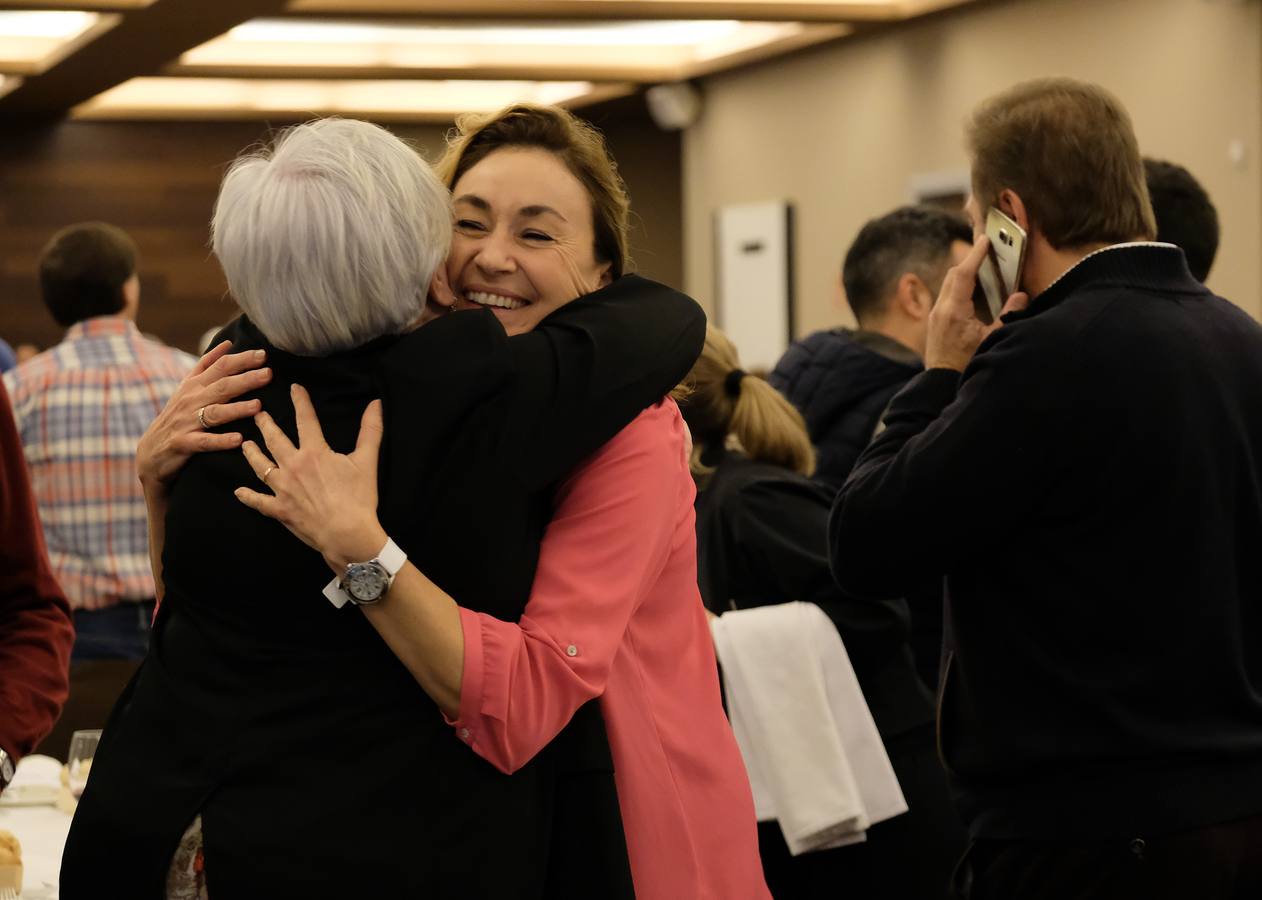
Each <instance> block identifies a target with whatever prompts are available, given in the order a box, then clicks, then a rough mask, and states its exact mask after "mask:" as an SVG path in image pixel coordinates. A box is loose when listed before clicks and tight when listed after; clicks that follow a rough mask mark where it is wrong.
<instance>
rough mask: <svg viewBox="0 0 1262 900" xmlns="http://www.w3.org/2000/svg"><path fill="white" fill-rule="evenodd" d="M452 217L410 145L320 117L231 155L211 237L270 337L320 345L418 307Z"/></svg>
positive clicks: (320, 348) (241, 297)
mask: <svg viewBox="0 0 1262 900" xmlns="http://www.w3.org/2000/svg"><path fill="white" fill-rule="evenodd" d="M451 224H452V215H451V198H450V194H449V193H448V191H447V189H446V188H445V187H444V186H443V184H442V182H440V181H439V180H438V177H437V176H436V175H435V174H434V172H433V170H432V169H431V168H430V166H429V164H428V163H426V162H425V160H423V159H422V158H421V157H420V156H419V155H418V154H417V152H416V151H415V150H413V149H412V148H411V147H409V146H408V145H407V144H405V143H404V142H403V141H401V140H400V139H399V138H397V137H395V136H394V135H392V134H391V133H390V132H388V131H386V130H385V129H384V128H380V127H378V126H376V125H372V124H369V123H368V122H360V121H356V120H354V119H336V118H333V119H317V120H315V121H313V122H307V123H305V124H302V125H296V126H294V127H292V128H289V129H286V130H285V131H283V132H282V133H281V134H280V135H279V136H278V137H277V138H276V140H275V141H274V142H273V144H272V146H271V148H270V149H267V148H265V149H262V150H256V151H252V152H247V153H245V154H243V155H242V156H240V157H239V158H238V159H237V160H236V161H235V162H234V163H233V164H232V166H231V167H230V168H229V169H228V172H227V174H226V175H225V176H224V179H223V184H222V185H221V186H220V188H219V199H218V200H217V201H216V202H215V214H214V218H213V219H212V221H211V244H212V246H213V247H214V250H215V255H216V256H218V257H219V262H220V264H221V265H222V266H223V270H224V274H225V275H226V276H227V278H228V287H229V288H230V289H231V290H232V294H233V296H234V297H235V298H236V300H237V302H238V303H239V304H240V305H241V308H242V309H243V310H244V311H245V313H246V315H248V316H249V317H250V319H251V320H252V321H253V322H254V324H255V325H257V326H258V328H259V330H260V331H262V332H263V334H264V335H266V336H267V338H268V340H270V341H271V342H272V343H273V344H275V345H276V346H277V347H279V348H280V349H282V350H286V351H288V352H290V353H296V354H299V355H302V356H327V355H328V354H330V353H335V352H337V351H339V350H347V349H350V348H352V347H356V346H358V345H360V344H363V343H365V342H367V341H369V340H372V339H373V338H376V337H380V336H381V335H384V334H393V333H396V332H399V331H402V330H403V329H404V328H406V327H407V325H408V324H410V323H411V322H413V321H414V320H415V319H416V318H417V317H418V316H419V315H420V314H421V311H422V310H423V308H424V304H425V295H426V293H427V291H428V290H429V284H430V280H431V279H432V278H433V276H434V271H435V270H436V269H437V268H438V266H440V265H441V264H442V263H443V260H444V259H445V258H446V257H447V251H448V249H449V248H450V246H451Z"/></svg>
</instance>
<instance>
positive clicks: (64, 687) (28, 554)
mask: <svg viewBox="0 0 1262 900" xmlns="http://www.w3.org/2000/svg"><path fill="white" fill-rule="evenodd" d="M73 643H74V626H73V625H72V624H71V619H70V607H69V606H68V605H67V603H66V598H65V596H64V595H63V594H62V592H61V588H60V587H58V585H57V580H56V578H54V577H53V571H52V567H51V566H50V565H49V562H48V551H47V550H46V549H45V547H44V532H43V530H42V529H41V528H40V524H39V517H38V514H37V513H36V511H35V498H34V496H33V495H32V493H31V483H30V479H29V477H28V475H27V471H26V460H25V459H24V458H23V456H22V445H21V443H20V442H19V440H18V433H17V427H16V425H15V424H14V421H13V407H12V406H11V405H10V403H9V395H8V393H7V392H6V391H5V389H4V384H3V382H0V747H3V748H4V749H5V750H6V751H7V752H8V753H9V754H10V755H11V756H12V757H13V758H14V760H15V761H16V760H17V759H20V758H21V757H22V756H24V755H25V754H27V753H29V752H30V751H31V748H32V747H34V746H35V744H36V743H37V742H38V741H39V740H40V738H42V737H44V735H46V734H47V733H48V732H49V731H50V730H51V729H52V727H53V723H54V722H56V721H57V716H58V714H59V713H60V712H61V707H62V704H63V703H65V702H66V694H67V692H68V686H69V685H68V682H69V674H70V648H71V645H72V644H73Z"/></svg>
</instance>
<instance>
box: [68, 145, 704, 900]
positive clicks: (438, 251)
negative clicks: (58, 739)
mask: <svg viewBox="0 0 1262 900" xmlns="http://www.w3.org/2000/svg"><path fill="white" fill-rule="evenodd" d="M448 203H449V201H448V199H447V195H446V191H445V189H444V188H443V186H442V185H441V184H440V183H439V182H438V181H437V179H436V178H435V177H434V176H433V174H432V173H431V171H430V170H429V168H428V167H427V166H426V165H425V164H424V162H423V161H421V160H420V158H419V157H417V156H416V155H415V154H414V153H413V152H412V151H411V150H410V149H408V148H407V147H406V145H404V144H402V143H401V142H399V141H398V140H397V139H395V138H394V137H392V136H391V135H389V133H387V132H385V131H384V130H381V129H378V128H376V127H375V126H371V125H367V124H365V123H361V122H353V121H327V120H326V121H322V122H313V123H309V124H307V125H303V126H299V127H297V128H294V129H292V130H290V131H288V132H286V133H285V134H284V135H283V136H282V137H281V138H280V139H279V140H278V141H277V143H276V145H275V147H274V148H273V149H272V150H271V151H270V152H262V153H254V154H250V155H248V156H246V157H245V158H243V159H242V160H239V161H238V162H237V163H236V164H235V165H234V166H233V167H232V169H231V170H230V171H229V173H228V175H227V176H226V177H225V180H224V185H223V189H222V191H221V195H220V198H219V201H218V204H217V206H216V210H215V219H214V247H215V251H216V254H217V255H218V256H219V258H220V261H221V263H222V265H223V268H224V271H225V273H226V274H227V277H228V281H229V285H230V287H231V289H232V292H233V295H234V296H235V297H236V299H237V300H238V302H239V303H240V304H241V306H242V309H243V310H244V311H245V313H246V315H245V316H244V317H242V318H241V319H238V320H237V321H235V322H234V323H233V324H232V325H230V326H229V327H228V328H227V329H226V330H225V332H224V333H223V335H222V337H224V338H226V339H227V340H230V341H231V342H232V348H233V349H234V350H235V351H237V352H236V353H234V354H232V355H226V351H227V348H226V346H224V345H223V344H220V346H218V347H217V348H216V349H215V350H212V351H211V353H210V354H208V355H207V357H206V358H205V359H204V360H203V363H202V365H201V366H200V367H199V369H198V370H197V371H196V372H195V373H194V375H193V376H191V377H190V379H188V380H187V381H186V382H185V384H184V385H183V386H182V387H181V389H180V392H179V393H178V394H177V396H176V397H175V398H173V400H172V401H171V403H170V404H168V407H167V409H166V410H164V412H163V414H162V416H161V417H160V419H159V420H158V421H157V422H155V425H154V427H153V428H152V429H151V431H150V434H149V435H147V436H146V441H147V442H149V447H148V451H149V452H148V458H149V459H150V460H151V461H152V460H156V461H159V462H160V464H155V466H154V467H153V468H145V467H142V481H144V483H145V487H146V497H147V501H148V503H149V509H150V514H151V522H152V523H153V524H154V526H159V523H162V522H165V527H152V526H151V531H152V532H153V534H154V538H155V540H154V542H153V543H154V546H153V547H152V548H151V552H152V553H153V554H154V555H155V557H157V559H158V561H159V563H160V569H158V574H159V575H160V581H161V584H162V585H163V587H162V589H161V590H162V594H161V597H162V602H161V605H160V607H159V610H158V615H157V618H156V620H155V623H154V630H153V637H152V643H151V647H150V651H149V655H148V656H147V658H146V660H145V662H144V664H143V665H142V667H141V669H140V672H139V673H138V674H137V676H136V678H135V679H133V681H132V683H131V685H129V687H128V689H127V691H126V693H125V694H124V696H123V698H122V699H121V700H120V702H119V704H118V706H117V707H116V708H115V711H114V713H113V715H112V716H111V719H110V722H109V723H108V725H107V727H106V730H105V734H104V735H103V737H102V740H101V745H100V748H99V751H98V754H97V757H96V759H95V760H94V763H93V773H92V778H91V781H90V783H89V785H88V787H87V790H86V791H85V793H84V795H83V798H82V801H81V803H80V806H79V809H78V812H77V813H76V816H75V821H74V824H73V826H72V828H71V833H70V837H69V839H68V841H67V845H66V850H65V855H64V857H63V869H62V882H61V893H62V896H63V897H65V898H71V900H72V898H76V897H87V896H99V895H100V892H101V890H102V888H107V889H108V893H109V894H110V895H111V896H125V897H161V896H163V895H164V893H170V894H174V893H176V888H175V887H174V885H175V883H176V882H175V881H174V880H173V881H172V882H168V880H167V879H168V876H169V875H176V874H178V873H176V872H173V871H172V861H173V857H174V856H176V855H177V854H176V850H177V847H178V846H179V845H180V843H181V835H184V834H186V833H187V832H188V830H189V828H190V825H196V824H197V823H200V825H201V845H200V846H201V848H202V852H203V853H204V856H203V857H202V863H201V864H198V863H194V864H193V865H192V866H191V867H190V868H191V869H192V870H193V871H194V873H197V872H204V875H205V877H206V878H207V879H208V883H209V885H210V886H211V887H210V891H211V892H212V893H213V894H214V895H215V896H221V897H233V898H236V897H255V896H258V897H277V896H302V897H339V898H340V897H351V896H366V895H371V896H382V897H394V896H407V895H416V896H433V897H454V896H474V897H496V898H517V897H521V898H543V897H562V896H576V895H582V896H599V897H626V896H630V895H631V885H630V875H629V872H628V865H627V857H626V847H625V843H624V841H623V836H622V831H621V822H620V819H619V811H618V801H617V795H616V791H615V789H614V783H613V773H612V765H611V763H610V756H609V748H608V743H607V739H606V734H605V729H604V723H603V721H602V719H601V717H600V712H599V710H598V709H597V708H596V707H595V706H594V705H591V704H589V705H587V706H585V707H584V708H583V709H582V710H580V712H579V714H578V715H576V716H575V717H574V718H573V719H572V720H571V722H570V724H569V725H567V726H566V727H565V729H564V730H563V731H562V732H561V733H560V734H559V735H558V737H557V738H556V739H555V740H554V741H552V742H551V743H550V744H549V745H548V747H547V748H545V749H544V750H543V752H541V753H540V754H538V755H537V756H536V757H535V758H534V759H533V760H531V762H530V763H528V764H527V765H526V766H524V767H523V768H522V769H520V770H519V771H517V772H516V773H515V774H513V775H512V776H511V777H510V776H507V775H504V774H502V773H500V772H498V771H496V770H495V769H494V768H492V767H490V766H488V765H486V764H485V763H484V762H482V761H481V760H479V759H477V758H476V757H475V756H474V755H473V754H471V753H469V752H468V749H467V748H466V747H465V746H464V745H463V744H462V743H460V742H459V741H458V740H455V739H453V738H452V736H451V733H450V729H449V727H448V726H447V725H446V723H445V722H444V720H443V717H442V716H441V715H440V714H439V711H438V709H437V708H436V707H435V704H434V703H433V701H432V700H430V699H429V697H428V696H427V695H426V694H425V692H424V691H423V690H421V688H420V687H419V686H418V685H417V683H416V681H415V680H414V678H413V677H412V675H411V674H410V673H409V671H408V670H407V668H406V667H405V666H404V665H403V664H402V663H401V662H400V661H399V659H398V658H397V657H396V656H395V655H394V653H392V652H391V650H390V648H389V647H388V646H387V645H386V644H385V643H384V642H383V640H382V638H381V637H380V636H379V634H378V632H377V631H376V630H374V628H373V626H372V625H371V624H370V622H369V619H368V617H367V616H362V615H355V616H347V615H344V614H343V613H344V612H345V610H343V609H341V608H339V606H338V605H336V604H338V603H341V602H342V601H343V599H344V597H343V595H341V594H340V592H339V591H337V590H335V589H330V588H329V587H328V586H327V585H326V582H327V581H328V572H327V567H326V565H325V563H324V561H322V560H321V558H320V555H319V554H318V553H316V552H315V551H313V550H311V549H309V548H308V547H306V546H305V545H304V544H302V543H301V542H300V541H299V540H297V539H296V538H294V537H293V536H292V535H290V534H289V532H288V531H286V529H285V528H284V527H283V526H282V525H281V524H279V523H277V522H274V521H272V520H269V519H265V518H263V517H260V516H257V515H256V514H254V513H253V512H252V511H250V510H249V509H247V508H246V507H244V506H242V505H241V504H240V503H239V502H238V501H237V500H236V498H235V497H234V495H233V491H234V489H235V488H237V487H239V486H240V485H243V484H247V483H250V481H251V479H253V477H254V476H253V475H252V473H251V472H250V469H249V467H248V465H247V463H246V461H245V460H244V458H243V457H242V456H241V454H240V453H237V452H201V453H197V454H196V455H195V456H191V454H193V453H194V451H204V450H219V451H224V450H229V449H232V448H235V447H237V446H239V445H240V443H241V440H242V435H241V434H236V433H234V434H231V435H230V434H226V433H222V423H226V422H228V421H230V420H232V419H235V418H238V417H240V416H241V415H245V414H249V413H250V412H253V411H255V410H257V409H258V408H259V404H260V401H261V402H262V403H263V404H266V405H267V406H268V408H270V409H272V410H276V411H277V412H276V414H275V420H276V425H278V426H279V427H280V428H281V429H282V430H284V431H286V432H288V433H289V434H290V435H291V436H297V429H296V423H295V419H294V416H293V415H292V413H290V414H288V415H287V414H284V413H281V412H280V410H282V409H288V408H291V407H290V404H289V402H288V399H289V396H290V392H291V386H292V385H294V384H296V383H299V382H300V383H301V384H302V385H303V386H304V387H305V388H306V390H307V391H308V392H309V393H310V397H311V400H312V402H313V404H314V405H315V407H316V408H317V409H318V410H319V413H320V416H321V422H322V424H323V429H324V435H325V438H326V440H327V441H328V442H329V444H330V446H332V447H334V448H335V449H338V450H340V451H342V452H349V451H351V450H352V449H353V448H354V446H355V444H356V436H357V434H358V432H359V430H360V424H361V420H362V421H363V422H371V421H373V420H375V418H376V415H377V410H375V409H371V408H369V407H370V404H371V403H372V402H373V401H374V400H375V399H376V398H380V400H381V403H382V408H381V413H382V415H383V416H384V420H385V422H386V425H387V428H388V432H387V433H388V435H389V437H388V438H387V440H386V442H385V444H384V445H383V446H382V448H381V454H380V461H379V467H378V471H377V482H378V486H379V496H380V497H381V503H380V516H381V519H382V521H383V522H386V523H388V525H389V528H390V534H391V536H392V537H393V539H394V540H393V541H392V542H390V544H389V545H387V547H386V548H384V549H383V550H382V552H381V553H380V554H379V558H378V559H377V560H374V562H375V563H377V564H378V567H379V568H380V569H381V571H382V572H384V573H386V575H387V576H388V574H389V572H390V569H391V568H392V567H396V568H397V566H398V565H399V564H400V562H399V561H400V559H401V558H402V557H404V556H406V557H407V558H410V559H412V560H413V561H416V562H417V563H418V565H421V566H424V568H425V571H426V572H427V574H428V575H429V576H430V577H431V578H433V579H434V581H435V582H437V583H440V584H443V585H444V587H445V588H446V589H447V590H451V591H453V592H459V593H461V594H462V595H467V596H470V597H477V598H481V606H482V609H481V611H482V612H485V613H488V614H489V615H492V616H496V617H499V618H502V619H505V620H515V619H516V618H517V617H518V616H519V615H520V612H521V608H522V606H523V605H524V604H525V602H526V599H527V597H528V595H529V591H530V584H531V578H532V575H533V572H534V566H535V559H536V555H537V552H538V547H539V541H540V539H541V537H542V533H543V530H544V527H545V525H546V521H547V517H548V514H549V511H550V502H549V496H550V494H549V489H550V487H551V485H552V484H553V483H554V482H556V481H557V480H558V479H559V478H560V477H561V476H562V475H564V474H565V473H566V472H567V471H568V470H569V469H570V468H572V467H573V466H574V465H575V464H576V463H577V462H578V461H579V460H580V459H582V458H583V457H584V456H586V455H587V454H588V453H590V452H591V451H592V450H594V449H596V448H597V447H599V446H600V445H601V444H603V443H604V442H605V441H606V440H608V439H609V438H610V437H612V436H613V435H614V434H615V433H616V432H617V431H618V430H619V429H620V428H622V427H623V426H624V425H625V424H627V423H628V422H630V421H631V420H632V419H633V418H634V417H635V416H636V414H637V413H638V412H639V411H640V410H641V409H642V408H643V407H645V406H647V405H648V404H650V403H651V402H653V401H654V400H656V399H658V398H660V397H661V396H662V395H663V394H664V393H666V392H667V391H668V390H669V389H670V387H671V386H672V385H673V384H674V383H675V382H676V381H677V380H678V379H679V378H680V377H681V376H682V375H683V374H684V373H685V372H686V371H687V370H688V368H689V366H690V365H691V363H692V361H693V359H695V357H696V355H697V353H698V352H699V350H700V346H701V341H702V339H703V334H704V316H703V314H702V313H701V311H700V309H699V308H698V307H697V306H696V304H694V303H693V302H692V301H691V300H689V299H688V298H686V297H684V296H682V295H680V294H678V293H676V292H674V291H671V290H669V289H666V288H663V287H660V286H658V285H654V284H652V283H651V282H647V281H645V280H644V279H640V278H636V277H634V276H628V277H624V278H621V279H618V280H617V281H616V282H614V283H613V284H612V285H610V286H609V287H607V288H604V289H602V290H599V291H597V292H596V293H594V294H591V295H589V296H588V297H587V298H585V300H584V301H583V302H582V303H574V304H570V305H568V306H567V307H566V308H565V309H564V310H560V311H558V312H557V313H555V314H554V315H553V316H551V317H550V318H549V319H548V321H547V322H545V323H542V324H541V325H540V326H539V327H538V328H536V329H535V330H534V331H532V332H531V333H529V334H525V335H521V336H517V337H513V338H511V339H510V338H508V337H507V336H506V335H505V331H504V329H503V327H502V326H501V325H500V323H499V322H498V321H497V320H496V319H495V317H494V316H493V314H492V313H490V312H488V311H481V312H477V313H473V312H471V313H468V314H461V315H453V316H447V317H445V318H442V319H440V320H438V321H434V322H432V323H430V324H428V325H426V327H424V328H420V329H416V328H414V327H413V326H415V325H417V324H420V323H422V322H423V321H424V318H425V317H424V309H425V297H426V294H427V291H428V290H429V288H430V286H431V283H432V282H433V281H434V279H435V278H437V279H441V278H442V277H443V276H442V273H441V271H440V268H441V267H440V262H441V261H442V259H443V257H444V256H445V254H446V251H447V246H448V242H449V240H450V231H451V214H450V210H449V206H448ZM260 352H262V353H263V354H265V355H266V359H267V362H268V363H269V365H270V369H267V370H256V371H253V372H251V371H245V370H246V369H248V368H250V367H251V366H253V365H257V359H258V357H257V354H258V353H260ZM224 376H228V377H224ZM243 389H245V390H247V391H252V395H249V394H247V396H246V398H245V399H240V400H235V401H234V402H232V403H225V402H224V401H226V400H227V399H228V398H231V397H235V396H236V395H239V394H240V393H241V391H242V390H243ZM208 407H209V408H212V409H213V410H214V413H215V416H214V420H213V421H207V420H206V415H207V408H208ZM361 417H362V418H361ZM193 420H201V421H204V423H205V424H206V425H207V426H209V427H208V429H207V430H206V431H202V432H196V434H199V435H200V436H197V437H194V436H193V435H194V434H195V432H194V429H192V428H190V427H189V426H190V423H191V422H192V421H193ZM216 423H220V424H219V426H218V428H217V427H216ZM233 427H234V428H236V427H239V426H237V425H234V426H233ZM240 430H241V432H243V433H244V436H245V437H246V438H249V439H252V440H254V441H256V442H260V443H261V440H262V438H261V435H260V434H259V432H258V431H257V430H255V429H254V428H252V427H249V426H247V427H244V428H241V429H240ZM141 456H142V457H146V447H144V446H142V448H141ZM190 456H191V458H190ZM177 473H178V478H177V477H176V474H177ZM268 474H270V473H268ZM264 480H265V481H266V478H264ZM155 568H158V567H157V566H155ZM321 593H324V594H325V596H327V597H329V598H330V600H331V601H334V602H326V601H324V600H323V599H321V597H320V595H321ZM369 593H370V592H369ZM372 599H373V598H372V597H370V596H369V594H368V593H357V592H355V591H353V592H352V596H351V602H353V603H356V604H368V603H370V602H371V600H372ZM365 608H367V607H365ZM192 837H194V838H196V833H195V832H194V833H193V835H192ZM193 843H194V844H196V840H194V842H193ZM202 887H203V888H204V887H205V884H203V885H202ZM181 889H182V888H181Z"/></svg>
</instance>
